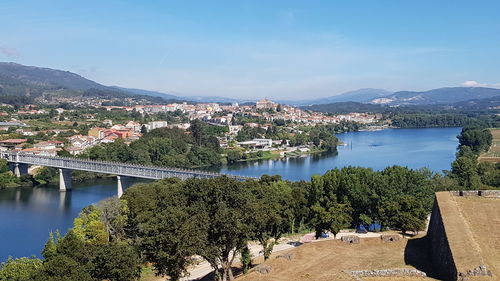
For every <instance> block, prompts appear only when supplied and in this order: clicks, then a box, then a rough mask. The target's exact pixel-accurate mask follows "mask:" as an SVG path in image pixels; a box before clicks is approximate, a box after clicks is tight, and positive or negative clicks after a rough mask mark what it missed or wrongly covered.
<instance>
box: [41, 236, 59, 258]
mask: <svg viewBox="0 0 500 281" xmlns="http://www.w3.org/2000/svg"><path fill="white" fill-rule="evenodd" d="M56 242H57V241H55V240H54V234H53V233H52V232H50V234H49V239H48V240H47V243H45V247H44V248H43V250H42V256H43V258H44V259H45V260H50V259H51V258H53V257H55V256H56V255H57V246H56Z"/></svg>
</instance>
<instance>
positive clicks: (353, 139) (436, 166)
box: [215, 128, 460, 180]
mask: <svg viewBox="0 0 500 281" xmlns="http://www.w3.org/2000/svg"><path fill="white" fill-rule="evenodd" d="M459 133H460V128H432V129H391V130H382V131H363V132H351V133H344V134H339V135H338V138H339V139H341V140H342V141H343V142H344V143H345V144H346V145H345V146H339V147H338V152H337V153H319V154H313V155H310V156H307V157H298V158H283V159H278V160H261V161H254V162H240V163H237V164H235V165H230V166H224V167H222V168H219V169H216V170H215V171H218V172H222V173H230V174H236V175H243V176H251V177H260V176H261V175H263V174H279V175H281V176H282V177H283V178H285V179H289V180H302V179H303V180H309V179H310V178H311V176H312V175H314V174H323V173H325V172H326V171H328V170H331V169H333V168H341V167H345V166H362V167H370V168H373V169H375V170H382V169H384V168H385V167H387V166H392V165H401V166H407V167H410V168H412V169H419V168H422V167H427V168H429V169H431V170H432V171H435V172H442V171H443V170H447V169H449V168H450V163H451V162H452V161H453V159H454V157H455V151H456V147H457V145H458V141H457V139H456V136H457V135H458V134H459Z"/></svg>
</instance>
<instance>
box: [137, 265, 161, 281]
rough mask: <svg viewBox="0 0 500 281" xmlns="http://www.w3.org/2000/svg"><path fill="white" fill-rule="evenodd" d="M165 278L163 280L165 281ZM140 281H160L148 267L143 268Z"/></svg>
mask: <svg viewBox="0 0 500 281" xmlns="http://www.w3.org/2000/svg"><path fill="white" fill-rule="evenodd" d="M165 279H166V278H163V280H165ZM139 280H140V281H158V280H162V279H160V278H159V277H158V276H156V275H155V273H154V271H153V268H152V267H150V266H148V267H143V268H142V272H141V278H140V279H139Z"/></svg>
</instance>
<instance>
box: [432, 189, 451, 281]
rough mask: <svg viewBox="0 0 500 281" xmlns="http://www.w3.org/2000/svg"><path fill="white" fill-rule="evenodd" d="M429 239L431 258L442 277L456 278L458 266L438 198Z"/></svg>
mask: <svg viewBox="0 0 500 281" xmlns="http://www.w3.org/2000/svg"><path fill="white" fill-rule="evenodd" d="M427 239H428V242H429V249H430V252H431V259H432V262H433V264H434V266H435V268H436V271H438V272H439V273H440V275H441V278H443V279H445V280H456V279H457V267H456V266H455V262H454V261H453V255H452V253H451V249H450V245H449V243H448V238H447V237H446V231H445V228H444V224H443V219H442V217H441V212H440V210H439V202H438V200H437V198H436V199H435V200H434V206H433V207H432V214H431V219H430V222H429V230H428V231H427Z"/></svg>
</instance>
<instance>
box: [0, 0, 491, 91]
mask: <svg viewBox="0 0 500 281" xmlns="http://www.w3.org/2000/svg"><path fill="white" fill-rule="evenodd" d="M499 11H500V2H499V1H458V0H455V1H446V0H441V1H436V0H433V1H425V0H419V1H406V0H401V1H395V0H394V1H384V0H377V1H373V0H366V1H333V0H332V1H290V0H288V1H265V0H262V1H257V0H255V1H244V0H238V1H216V0H213V1H201V0H200V1H189V0H185V1H151V0H148V1H89V0H86V1H50V0H45V1H39V0H33V1H23V0H11V1H1V2H0V15H1V16H0V61H14V62H18V63H22V64H26V65H35V66H44V67H50V68H57V69H63V70H68V71H73V72H76V73H78V74H80V75H83V76H85V77H87V78H89V79H91V80H95V81H97V82H99V83H103V84H105V85H119V86H123V87H134V88H142V89H148V90H157V91H163V92H168V93H175V94H179V95H205V96H208V95H211V96H214V95H217V96H227V97H229V96H231V97H241V98H260V97H269V98H281V99H282V98H289V99H306V98H312V97H324V96H331V95H335V94H339V93H342V92H345V91H349V90H355V89H358V88H367V87H370V88H383V89H387V90H391V91H396V90H426V89H431V88H437V87H444V86H460V85H461V84H462V83H464V82H466V81H468V82H467V84H466V85H470V86H477V85H481V86H483V85H484V86H492V87H500V67H499V65H500V51H499V50H500V17H499V16H498V13H499Z"/></svg>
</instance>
